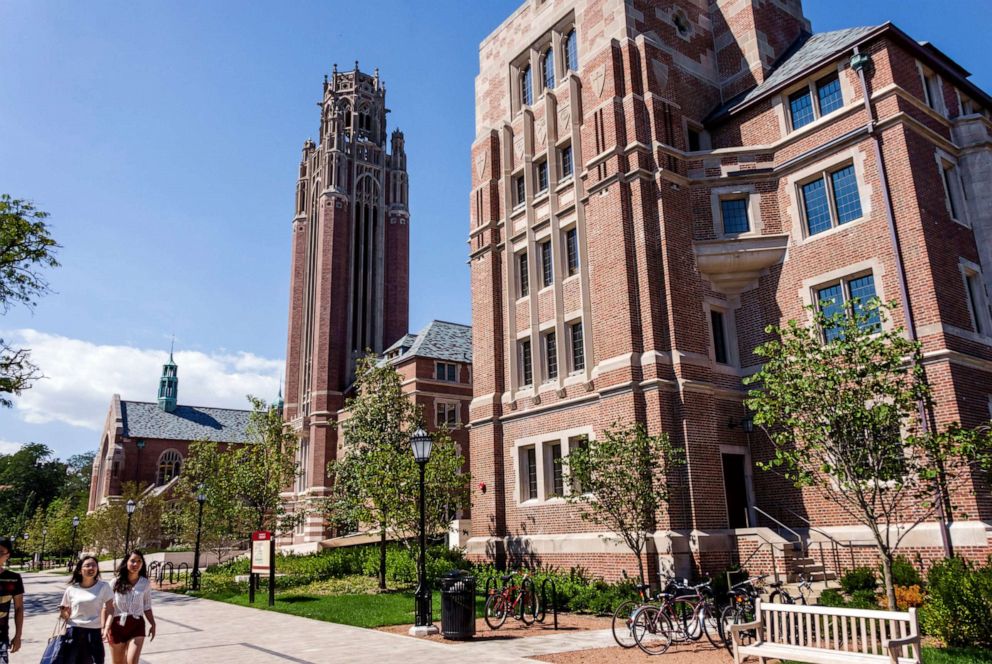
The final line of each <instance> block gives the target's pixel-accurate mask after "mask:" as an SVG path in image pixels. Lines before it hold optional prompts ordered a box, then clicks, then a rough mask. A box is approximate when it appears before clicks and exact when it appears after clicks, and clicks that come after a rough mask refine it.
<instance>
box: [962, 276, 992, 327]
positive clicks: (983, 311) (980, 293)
mask: <svg viewBox="0 0 992 664" xmlns="http://www.w3.org/2000/svg"><path fill="white" fill-rule="evenodd" d="M961 274H962V276H963V277H964V291H965V296H966V297H967V300H968V314H969V315H970V316H971V327H972V329H973V330H974V331H975V333H976V334H985V335H987V334H989V333H990V332H992V324H990V322H989V319H990V318H992V312H990V311H989V304H988V297H987V294H986V292H985V280H984V279H983V278H982V272H981V270H980V269H979V268H978V266H977V265H975V264H974V263H972V262H970V261H965V260H962V261H961Z"/></svg>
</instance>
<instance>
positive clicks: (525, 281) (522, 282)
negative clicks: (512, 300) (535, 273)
mask: <svg viewBox="0 0 992 664" xmlns="http://www.w3.org/2000/svg"><path fill="white" fill-rule="evenodd" d="M517 288H518V291H517V292H519V293H520V297H527V296H528V295H529V294H530V268H529V266H528V264H527V251H526V250H525V251H521V252H520V253H518V254H517Z"/></svg>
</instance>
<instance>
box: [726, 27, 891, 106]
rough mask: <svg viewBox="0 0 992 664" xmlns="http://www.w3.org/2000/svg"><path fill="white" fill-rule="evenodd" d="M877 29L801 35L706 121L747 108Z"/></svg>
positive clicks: (853, 29) (849, 29)
mask: <svg viewBox="0 0 992 664" xmlns="http://www.w3.org/2000/svg"><path fill="white" fill-rule="evenodd" d="M880 27H881V26H877V25H866V26H861V27H858V28H847V29H845V30H833V31H831V32H820V33H818V34H814V35H810V34H806V35H803V36H802V37H800V38H799V39H797V40H796V43H795V44H793V45H792V46H791V47H790V48H789V49H788V50H787V51H786V52H785V53H784V54H783V55H782V57H781V58H780V59H779V61H778V62H777V63H776V64H775V66H774V68H773V70H772V73H771V74H770V75H769V76H768V78H766V79H765V80H764V81H762V82H761V83H759V84H758V85H756V86H755V87H753V88H751V89H750V90H747V91H746V92H742V93H741V94H739V95H737V96H736V97H734V98H733V99H731V100H730V101H728V102H726V103H724V104H723V105H721V106H720V107H718V108H717V109H716V110H715V111H714V112H713V113H711V114H710V117H709V118H707V121H712V120H718V119H720V118H721V117H722V116H724V115H727V114H728V113H730V112H731V111H732V110H733V109H735V108H736V107H738V106H743V105H746V104H747V103H748V102H751V101H753V100H755V99H758V98H759V97H762V96H764V94H765V93H766V92H771V91H772V90H773V89H775V88H776V87H778V86H779V85H781V84H783V83H786V82H787V81H789V80H790V79H791V78H793V77H795V76H798V75H800V74H802V73H804V72H807V71H808V70H810V69H813V68H814V67H816V66H817V65H819V64H821V63H823V62H824V61H825V60H828V59H829V58H831V57H832V56H834V55H836V54H838V53H840V52H842V51H845V50H847V49H849V48H851V47H852V46H854V45H855V44H857V43H858V42H859V41H861V40H862V39H863V38H864V37H866V36H867V35H869V34H871V33H872V32H874V31H876V30H878V29H879V28H880Z"/></svg>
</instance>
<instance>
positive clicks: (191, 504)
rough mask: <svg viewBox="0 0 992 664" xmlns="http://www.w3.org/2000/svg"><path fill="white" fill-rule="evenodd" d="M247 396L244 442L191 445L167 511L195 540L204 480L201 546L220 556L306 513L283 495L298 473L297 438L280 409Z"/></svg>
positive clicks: (182, 536) (171, 526)
mask: <svg viewBox="0 0 992 664" xmlns="http://www.w3.org/2000/svg"><path fill="white" fill-rule="evenodd" d="M248 399H249V401H250V402H251V405H252V412H251V415H250V421H249V425H248V433H247V438H246V441H245V443H244V444H240V445H226V444H225V445H220V444H218V443H214V442H197V443H194V444H193V445H191V446H190V450H189V453H188V454H187V457H186V461H185V464H184V465H183V472H182V474H181V475H180V478H179V481H178V482H177V483H176V486H175V488H174V490H173V492H172V496H173V499H174V502H173V504H172V506H171V508H170V509H169V511H168V513H167V515H166V525H167V528H168V530H169V532H170V533H171V534H172V535H173V537H175V538H176V539H177V540H179V541H181V542H183V543H184V544H188V545H192V544H193V543H194V542H195V540H196V528H197V518H198V515H199V514H198V513H199V504H198V503H197V502H196V494H197V493H198V491H199V487H200V485H203V487H204V489H205V491H206V496H207V501H206V503H205V504H204V508H203V530H202V534H201V545H202V546H203V547H204V548H206V549H207V550H210V551H213V552H214V553H217V554H218V558H220V557H222V556H223V555H225V554H229V553H230V551H231V549H232V548H234V547H240V545H242V544H243V543H246V542H247V541H248V539H249V537H250V536H251V533H252V532H253V531H255V530H270V531H273V532H275V533H277V534H284V533H287V532H290V531H292V530H293V529H294V528H295V527H296V526H297V525H298V524H299V523H300V522H301V521H302V519H304V518H305V517H306V511H305V510H299V509H297V510H295V511H293V512H289V511H287V510H286V507H285V503H284V501H283V500H282V498H281V497H280V493H281V492H282V491H284V490H285V489H286V487H287V486H290V485H291V484H292V483H293V481H294V480H295V479H296V475H297V473H298V472H299V464H298V462H297V461H296V439H295V437H294V436H293V435H292V433H290V432H289V431H287V429H286V428H285V427H284V425H283V421H282V416H281V414H280V413H279V412H278V411H276V410H275V409H272V408H268V407H267V406H266V404H265V403H264V402H263V401H261V400H260V399H256V398H254V397H248Z"/></svg>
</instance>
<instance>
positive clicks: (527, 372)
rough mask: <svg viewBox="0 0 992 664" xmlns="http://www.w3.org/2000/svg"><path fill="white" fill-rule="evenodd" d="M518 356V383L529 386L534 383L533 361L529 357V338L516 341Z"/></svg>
mask: <svg viewBox="0 0 992 664" xmlns="http://www.w3.org/2000/svg"><path fill="white" fill-rule="evenodd" d="M517 345H518V346H519V353H518V355H519V357H520V385H521V387H529V386H530V385H533V384H534V363H533V361H532V359H533V358H532V357H531V348H530V339H521V340H520V341H519V342H517Z"/></svg>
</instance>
